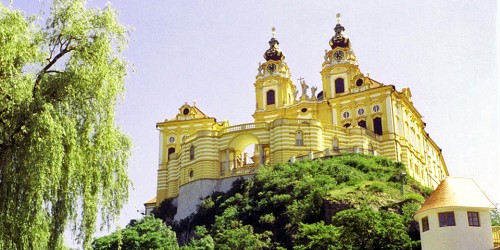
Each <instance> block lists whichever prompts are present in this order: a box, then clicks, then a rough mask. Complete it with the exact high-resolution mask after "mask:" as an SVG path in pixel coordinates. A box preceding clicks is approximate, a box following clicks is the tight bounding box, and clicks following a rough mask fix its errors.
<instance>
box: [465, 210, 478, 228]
mask: <svg viewBox="0 0 500 250" xmlns="http://www.w3.org/2000/svg"><path fill="white" fill-rule="evenodd" d="M467 218H468V219H469V226H471V227H480V226H481V225H480V224H479V213H478V212H467Z"/></svg>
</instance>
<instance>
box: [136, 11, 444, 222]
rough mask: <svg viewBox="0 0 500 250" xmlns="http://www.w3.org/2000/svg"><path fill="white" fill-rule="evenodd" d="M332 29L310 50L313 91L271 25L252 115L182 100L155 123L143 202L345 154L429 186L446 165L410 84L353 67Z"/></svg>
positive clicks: (189, 195) (196, 194)
mask: <svg viewBox="0 0 500 250" xmlns="http://www.w3.org/2000/svg"><path fill="white" fill-rule="evenodd" d="M334 30H335V34H334V36H333V37H332V39H331V40H330V41H329V45H330V47H331V50H329V51H325V56H324V58H319V59H322V60H323V63H322V66H321V76H322V90H319V89H317V88H315V87H313V88H310V89H309V87H308V86H307V84H306V82H305V81H304V80H302V79H300V80H299V82H298V83H297V84H298V86H297V85H295V84H294V82H293V80H292V78H291V73H290V71H291V70H290V68H289V67H288V66H287V64H286V62H285V56H284V54H283V52H282V51H281V50H280V49H279V42H278V40H277V39H276V37H275V33H274V28H273V36H272V38H271V40H270V41H269V49H268V50H267V51H266V52H265V54H264V58H265V62H264V63H261V64H260V66H259V67H258V73H257V75H256V77H255V84H254V86H255V104H256V109H255V113H254V114H253V117H254V119H255V121H254V122H253V123H248V124H240V125H236V126H230V125H229V122H228V121H223V122H217V121H216V119H215V118H213V117H209V116H207V115H206V114H204V113H203V112H202V111H201V110H200V109H199V108H198V107H196V104H194V105H188V104H187V103H186V104H184V105H183V106H181V107H180V108H179V113H178V114H177V116H176V117H175V118H173V119H167V120H165V121H164V122H159V123H157V125H156V127H157V129H158V130H159V132H160V160H159V169H158V183H157V197H156V199H153V200H151V201H150V202H148V203H146V204H145V205H146V208H148V207H149V208H151V207H153V206H154V205H158V204H159V203H160V202H161V201H163V200H164V199H170V198H178V199H175V200H178V201H180V200H181V199H184V198H185V199H192V200H196V199H198V200H199V198H202V197H205V196H206V195H209V194H211V192H213V191H220V190H222V189H224V188H222V187H221V186H226V189H228V185H229V184H228V183H224V182H223V181H224V180H234V179H235V177H239V176H251V175H253V174H255V172H256V170H257V169H258V168H259V166H261V165H263V164H275V163H282V162H286V161H294V160H301V159H303V158H309V159H313V158H319V157H325V156H332V155H336V154H341V153H348V152H357V153H362V154H375V155H383V156H386V157H388V158H389V159H391V160H395V161H401V162H403V163H404V164H405V165H406V166H407V173H408V174H409V175H410V176H412V177H413V178H415V179H416V180H417V181H419V182H420V183H422V184H423V185H425V186H427V187H431V188H435V187H437V185H438V184H439V183H440V181H441V180H442V179H443V178H444V177H446V176H448V170H447V168H446V165H445V162H444V160H443V157H442V155H441V150H440V148H439V147H438V146H437V145H436V143H435V142H434V141H433V140H432V139H431V138H430V137H429V135H428V134H427V133H426V132H425V129H424V128H425V123H424V122H423V121H422V116H421V114H420V113H419V112H418V111H417V109H416V108H415V107H414V106H413V104H412V101H411V92H410V90H409V89H408V88H403V89H402V90H401V91H398V90H397V89H396V87H395V86H393V85H385V84H383V83H381V82H378V81H376V80H374V79H371V78H370V77H369V76H368V75H366V74H363V73H362V72H361V71H360V69H359V66H358V62H357V59H356V56H355V54H354V51H353V50H352V49H351V42H350V40H349V38H347V36H346V35H345V34H344V30H345V29H344V27H343V26H342V25H341V24H340V18H338V24H337V25H336V26H335V29H334ZM183 188H184V190H183ZM176 202H177V201H176ZM155 203H156V204H155ZM186 209H188V206H187V205H186V206H183V205H180V204H179V207H178V211H181V212H184V213H185V214H184V215H182V216H180V217H178V218H182V217H185V216H187V215H189V214H188V213H187V212H185V211H184V210H186ZM188 210H189V209H188Z"/></svg>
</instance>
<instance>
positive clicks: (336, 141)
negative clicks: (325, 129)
mask: <svg viewBox="0 0 500 250" xmlns="http://www.w3.org/2000/svg"><path fill="white" fill-rule="evenodd" d="M333 151H335V152H339V139H337V138H333Z"/></svg>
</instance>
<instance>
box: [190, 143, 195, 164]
mask: <svg viewBox="0 0 500 250" xmlns="http://www.w3.org/2000/svg"><path fill="white" fill-rule="evenodd" d="M189 160H191V161H192V160H194V146H191V147H190V148H189Z"/></svg>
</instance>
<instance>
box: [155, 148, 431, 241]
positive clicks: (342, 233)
mask: <svg viewBox="0 0 500 250" xmlns="http://www.w3.org/2000/svg"><path fill="white" fill-rule="evenodd" d="M402 171H404V166H403V165H402V164H401V163H396V162H392V161H389V160H387V159H385V158H382V157H374V156H366V155H358V154H349V155H341V156H337V157H333V158H328V159H323V160H314V161H303V162H296V163H286V164H278V165H275V166H265V167H261V168H260V170H259V172H258V174H257V175H256V177H255V178H253V179H248V180H245V181H243V180H240V181H237V182H235V183H234V184H233V188H232V189H231V190H230V191H229V192H228V193H226V194H224V193H214V194H213V195H212V196H210V197H207V198H206V199H205V200H204V201H203V202H202V204H201V206H200V208H199V210H198V213H197V214H193V215H191V216H190V217H188V218H186V219H184V220H182V221H180V222H177V223H174V224H173V225H172V227H173V229H174V230H175V231H176V233H177V237H178V240H179V242H180V243H181V244H185V243H187V242H188V241H189V239H190V238H192V237H193V235H195V233H194V231H195V228H196V227H197V226H203V227H204V228H205V229H206V230H204V229H202V228H198V232H201V231H206V232H207V233H208V234H209V235H210V236H211V237H212V238H213V240H214V242H215V246H216V248H217V249H279V248H286V249H366V248H368V249H412V248H417V249H418V248H419V246H420V243H419V241H418V240H419V233H418V229H417V226H416V223H415V222H413V219H412V216H413V215H414V212H415V211H416V210H417V209H418V207H419V206H420V204H421V203H422V202H423V201H424V197H427V196H428V195H429V194H430V192H431V190H430V189H427V188H423V187H421V186H420V185H419V184H417V183H416V182H415V181H414V180H413V179H411V178H410V177H409V176H406V177H405V185H404V195H401V184H402V182H401V179H400V177H401V172H402ZM174 213H175V207H173V206H172V205H171V202H169V201H166V202H164V203H162V206H160V208H159V209H158V210H156V211H155V215H156V216H157V217H159V218H161V219H163V220H164V221H166V222H167V224H172V220H171V218H172V217H173V215H174ZM200 230H201V231H200Z"/></svg>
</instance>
